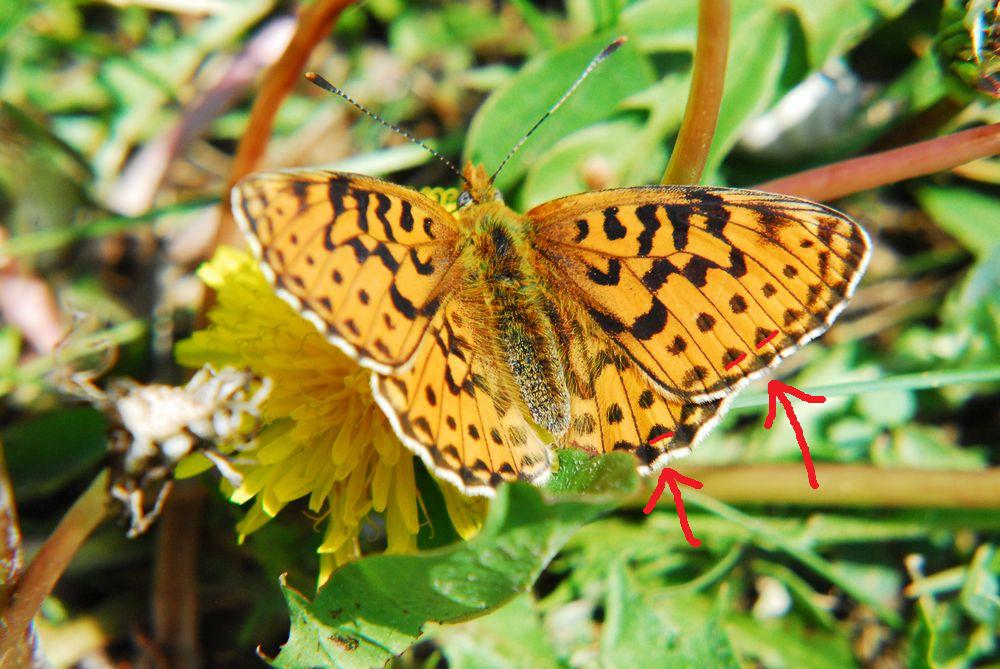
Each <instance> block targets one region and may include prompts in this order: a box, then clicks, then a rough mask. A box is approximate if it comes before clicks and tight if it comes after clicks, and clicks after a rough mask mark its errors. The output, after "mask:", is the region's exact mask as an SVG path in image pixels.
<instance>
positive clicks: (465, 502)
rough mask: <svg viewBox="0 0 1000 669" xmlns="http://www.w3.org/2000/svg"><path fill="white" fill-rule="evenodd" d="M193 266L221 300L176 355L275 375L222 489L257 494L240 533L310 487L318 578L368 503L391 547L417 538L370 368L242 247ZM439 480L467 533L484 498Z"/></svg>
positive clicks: (239, 498) (348, 547)
mask: <svg viewBox="0 0 1000 669" xmlns="http://www.w3.org/2000/svg"><path fill="white" fill-rule="evenodd" d="M198 276H199V277H200V278H201V279H202V281H204V282H205V283H206V284H207V285H208V286H209V287H211V288H213V289H215V291H216V298H217V300H216V304H215V306H214V307H213V308H212V310H211V311H210V312H209V322H210V324H209V327H208V328H206V329H205V330H202V331H200V332H196V333H195V334H194V335H193V336H192V337H191V338H190V339H188V340H186V341H183V342H181V343H180V344H178V346H177V351H176V354H177V359H178V361H179V362H180V363H181V364H184V365H187V366H191V367H198V366H201V365H203V364H212V365H215V366H217V367H221V366H227V365H228V366H232V367H237V368H244V367H245V368H248V369H250V370H252V371H253V372H254V373H255V374H256V375H258V376H261V377H266V378H269V379H270V380H271V383H272V389H271V392H270V395H269V396H268V398H267V399H266V400H265V401H264V403H263V405H262V407H261V411H262V415H263V420H264V423H265V424H266V427H265V428H264V429H263V431H262V432H261V433H260V436H259V437H258V439H257V440H256V442H255V444H254V445H253V446H252V447H251V448H250V449H249V450H247V451H244V452H242V453H240V457H239V458H238V459H237V461H236V462H237V469H238V470H239V472H240V473H241V474H242V476H243V479H242V483H241V485H240V486H239V487H238V488H236V489H235V490H232V491H231V493H230V499H231V500H232V501H233V502H236V503H244V502H247V501H250V500H253V501H254V506H253V507H252V508H251V510H250V511H249V513H248V514H247V515H246V516H245V517H244V518H243V520H242V521H241V522H240V524H239V526H238V530H239V532H240V534H241V538H242V537H244V536H246V535H247V534H250V533H251V532H253V531H254V530H256V529H258V528H259V527H261V526H262V525H264V524H265V523H266V522H268V521H269V520H270V519H271V518H273V517H274V516H276V515H277V513H278V512H279V511H281V509H282V508H283V507H284V506H285V505H286V504H288V503H289V502H292V501H294V500H297V499H301V498H307V500H308V501H307V504H308V508H309V510H310V511H311V512H313V513H315V514H317V515H323V516H324V517H325V521H326V527H325V534H324V537H323V542H322V544H321V545H320V547H319V553H320V555H321V564H320V582H323V581H324V580H325V579H326V577H327V576H328V575H329V574H330V573H331V572H332V570H333V569H334V568H336V567H338V566H340V565H343V564H345V563H347V562H349V561H351V560H353V559H355V558H357V557H358V556H359V555H360V546H359V542H358V533H359V532H360V530H361V528H362V525H363V524H364V522H365V520H366V518H367V517H368V515H369V513H371V512H372V511H375V512H379V513H382V514H383V515H384V518H385V532H386V538H387V543H388V547H387V550H388V552H391V553H402V552H407V551H413V550H415V549H416V537H417V532H418V531H419V528H420V516H419V512H418V491H417V485H416V481H415V478H414V465H413V456H412V454H411V453H410V452H409V451H408V450H407V449H406V448H405V447H404V446H403V445H402V444H401V443H400V441H399V440H398V439H397V437H396V435H395V434H394V433H393V431H392V428H391V427H390V425H389V422H388V421H387V420H386V418H385V416H384V415H383V414H382V412H381V411H380V410H379V409H378V407H377V406H376V405H375V402H374V400H373V398H372V395H371V391H370V389H369V375H370V372H369V371H367V370H365V369H362V368H361V367H359V366H358V365H357V364H356V363H355V362H354V361H352V360H351V359H350V358H348V357H347V356H346V355H345V354H344V353H342V352H341V351H340V350H338V349H337V348H336V347H334V346H332V345H331V344H329V343H328V342H327V341H326V340H325V339H324V338H323V337H322V336H320V334H319V333H318V332H317V331H316V328H315V327H314V326H313V325H312V324H311V323H309V322H308V321H306V320H305V319H304V318H302V317H301V316H300V315H299V314H298V313H297V312H296V311H295V310H293V309H292V308H291V307H290V306H289V305H287V304H286V303H285V302H283V301H282V300H281V299H280V298H278V297H277V296H276V295H275V294H274V292H273V290H272V289H271V287H270V285H268V283H267V281H266V280H265V278H264V276H263V274H262V273H261V272H260V270H259V269H258V268H257V264H256V262H255V261H254V260H253V259H252V258H251V257H250V256H249V255H248V254H246V253H242V252H239V251H236V250H234V249H228V248H222V249H219V251H218V252H217V253H216V255H215V257H214V258H213V259H212V260H211V261H209V262H208V263H206V264H205V265H203V266H202V267H201V269H200V270H199V271H198ZM195 468H196V467H194V466H189V467H188V468H187V473H191V471H192V470H193V469H195ZM180 473H181V474H183V473H184V471H183V470H182V471H181V472H180ZM441 490H442V493H443V494H444V498H445V502H446V507H447V509H448V511H449V515H450V516H451V518H452V521H453V523H454V524H455V527H456V529H457V530H458V532H459V534H460V535H461V536H463V537H466V538H468V537H469V536H471V535H472V534H474V533H475V532H476V531H477V530H478V527H479V525H480V523H481V522H482V518H483V515H484V513H485V502H484V501H483V500H481V499H476V500H470V499H467V498H464V497H462V495H461V494H460V493H459V492H458V491H457V490H456V489H454V488H453V487H451V486H450V485H448V484H445V483H442V484H441Z"/></svg>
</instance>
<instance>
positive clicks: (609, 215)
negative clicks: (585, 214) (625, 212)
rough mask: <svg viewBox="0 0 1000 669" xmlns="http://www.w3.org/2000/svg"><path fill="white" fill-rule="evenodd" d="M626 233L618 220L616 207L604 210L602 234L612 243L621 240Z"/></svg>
mask: <svg viewBox="0 0 1000 669" xmlns="http://www.w3.org/2000/svg"><path fill="white" fill-rule="evenodd" d="M626 232H627V230H626V228H625V226H624V225H622V222H621V221H619V220H618V207H608V208H607V209H605V210H604V234H605V236H607V238H608V239H610V240H611V241H614V240H616V239H622V238H623V237H624V236H625V233H626Z"/></svg>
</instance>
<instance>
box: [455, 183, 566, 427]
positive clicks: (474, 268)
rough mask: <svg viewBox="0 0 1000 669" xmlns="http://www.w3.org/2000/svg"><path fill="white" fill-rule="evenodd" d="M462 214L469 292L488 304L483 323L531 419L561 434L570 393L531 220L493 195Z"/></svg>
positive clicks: (469, 207) (464, 260) (459, 214)
mask: <svg viewBox="0 0 1000 669" xmlns="http://www.w3.org/2000/svg"><path fill="white" fill-rule="evenodd" d="M458 219H459V223H460V225H461V227H462V228H463V230H464V231H465V232H466V235H467V242H466V250H465V252H464V253H463V254H462V256H463V262H464V263H465V269H466V272H465V276H466V283H467V285H466V291H465V292H466V293H467V294H474V295H476V296H477V300H481V302H479V303H480V304H485V307H486V309H485V311H486V313H484V314H483V320H484V324H488V325H489V326H490V327H489V328H488V331H489V332H493V333H495V335H494V336H495V337H496V338H497V341H496V345H497V346H498V348H499V352H500V353H501V354H502V357H503V359H504V360H505V361H506V362H507V365H508V367H509V369H510V373H511V376H512V377H513V380H514V382H515V384H516V385H517V388H518V391H519V394H520V396H521V399H522V400H523V402H524V406H525V408H526V409H527V410H528V413H529V414H530V415H531V418H533V419H534V421H535V422H536V423H537V424H538V425H540V426H541V427H543V428H545V429H546V430H548V431H549V432H551V433H552V434H556V435H559V434H562V433H564V432H565V431H566V428H567V427H568V425H569V394H568V391H567V389H566V381H565V378H564V373H563V368H562V364H561V363H560V358H559V349H558V347H557V343H556V337H555V333H554V331H553V327H552V323H551V322H550V321H549V319H548V317H547V316H546V313H545V309H544V306H545V302H544V299H545V298H544V292H543V290H542V288H541V286H540V285H539V282H538V278H537V276H536V274H535V271H534V269H533V266H532V264H531V262H530V257H529V253H530V247H529V245H528V243H527V238H526V231H527V227H528V220H527V219H526V218H525V217H524V216H522V215H520V214H518V213H516V212H515V211H513V210H511V209H510V208H509V207H507V206H505V205H504V204H503V203H502V202H500V201H498V200H492V199H491V200H490V201H489V202H485V203H482V204H479V203H473V204H470V205H468V206H467V207H465V208H464V209H462V210H460V212H459V213H458ZM484 331H486V330H485V329H484Z"/></svg>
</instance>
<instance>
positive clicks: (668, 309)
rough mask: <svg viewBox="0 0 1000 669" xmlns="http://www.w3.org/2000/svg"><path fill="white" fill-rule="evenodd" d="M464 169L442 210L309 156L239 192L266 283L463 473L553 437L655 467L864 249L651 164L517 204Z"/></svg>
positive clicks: (699, 429)
mask: <svg viewBox="0 0 1000 669" xmlns="http://www.w3.org/2000/svg"><path fill="white" fill-rule="evenodd" d="M614 46H615V45H612V47H614ZM610 50H613V49H612V48H611V47H609V50H605V52H604V53H602V55H601V56H599V57H598V59H595V61H594V62H592V63H591V66H590V67H588V69H587V70H586V71H585V72H584V75H582V76H581V77H580V79H579V80H578V81H577V84H574V86H573V87H571V89H570V91H568V92H567V94H566V95H564V96H563V98H562V100H565V98H566V97H567V96H568V95H569V93H570V92H572V90H573V89H574V88H575V87H576V85H578V84H579V81H581V80H582V79H583V77H584V76H586V74H587V72H589V71H590V70H592V69H593V67H594V66H595V65H596V63H597V62H600V59H602V58H603V57H604V56H605V55H606V54H607V53H609V52H610ZM327 86H329V85H327ZM330 88H331V89H332V87H330ZM332 90H334V92H337V93H338V94H341V95H343V94H342V93H340V92H339V91H337V90H336V89H332ZM344 97H346V96H344ZM348 100H350V99H349V98H348ZM562 100H560V102H559V103H556V105H555V106H554V107H553V110H554V109H555V107H558V105H559V104H560V103H561V102H562ZM351 102H352V103H353V101H351ZM355 104H356V103H355ZM550 113H551V110H550ZM546 116H547V115H546ZM536 127H537V125H536ZM529 134H530V133H529ZM522 143H523V140H522ZM519 146H520V144H518V147H519ZM518 147H515V148H514V149H513V150H512V152H511V153H513V151H514V150H516V149H517V148H518ZM509 155H510V154H508V157H509ZM497 171H499V170H497ZM462 176H463V179H464V180H465V183H466V189H465V190H464V191H463V193H462V196H461V198H460V199H459V203H458V204H459V207H458V209H457V210H456V211H455V212H454V214H453V213H451V212H449V211H448V210H447V209H445V208H444V207H443V206H441V205H440V204H439V203H438V202H435V201H434V200H432V199H430V198H428V197H426V196H424V195H422V194H421V193H418V192H416V191H414V190H411V189H409V188H404V187H402V186H398V185H395V184H392V183H389V182H386V181H383V180H381V179H376V178H372V177H368V176H362V175H358V174H347V173H341V172H329V171H322V170H299V171H296V170H292V171H285V172H274V173H264V174H257V175H252V176H250V177H248V178H246V179H244V180H243V181H241V182H240V183H239V184H238V185H237V186H236V187H235V188H234V189H233V193H232V208H233V212H234V215H235V217H236V219H237V221H238V222H239V223H240V225H241V226H242V228H243V230H244V232H245V233H246V236H247V239H248V240H249V242H250V245H251V246H252V247H253V250H254V252H255V253H256V254H257V256H258V257H259V258H260V260H261V267H262V269H263V271H264V273H265V275H266V276H267V277H268V279H269V280H270V281H271V282H272V283H273V284H274V286H275V289H276V290H277V292H278V294H279V295H280V296H281V297H282V298H284V299H285V300H286V301H287V302H289V303H290V304H291V305H292V306H293V307H295V308H296V309H297V310H299V312H300V313H301V314H302V315H303V316H304V317H305V318H307V319H309V320H310V321H311V322H312V323H314V324H315V325H316V327H317V328H318V329H319V331H320V332H321V333H323V334H324V335H325V336H326V338H327V339H328V340H329V341H330V342H331V343H333V344H334V345H336V346H338V347H339V348H340V349H341V350H343V351H344V352H345V353H346V354H347V355H349V356H351V357H352V358H354V359H355V360H357V361H358V363H359V364H361V365H363V366H365V367H368V368H370V369H372V370H373V372H374V373H373V374H372V391H373V393H374V396H375V400H376V402H377V403H378V405H379V406H380V407H381V409H382V410H383V411H384V412H385V415H386V416H387V417H388V419H389V422H390V423H391V424H392V426H393V428H394V429H395V431H396V433H397V435H398V436H399V438H400V439H401V440H402V441H403V443H404V444H406V445H407V446H408V447H409V448H410V449H412V450H413V452H415V453H416V454H418V455H420V457H421V458H423V460H424V462H425V463H426V464H427V466H428V467H430V468H431V469H432V470H433V471H434V472H435V473H436V474H437V475H438V476H440V477H441V478H443V479H446V480H448V481H450V482H451V483H454V484H455V485H456V486H458V487H459V488H460V489H461V490H463V491H464V492H466V493H467V494H473V495H490V494H492V493H493V490H494V488H495V487H496V486H497V485H498V484H500V483H501V482H503V481H515V480H526V481H532V482H535V483H539V482H542V481H544V480H545V479H546V478H547V477H548V475H549V474H550V472H551V466H552V456H553V446H559V447H574V448H581V449H584V450H586V451H588V452H590V453H593V454H599V453H605V452H610V451H615V450H623V451H628V452H630V453H633V454H634V455H635V457H636V459H637V466H638V468H639V471H640V473H643V474H648V473H650V472H653V471H656V470H658V469H660V468H662V467H663V466H665V464H666V463H667V462H668V461H669V460H670V459H671V458H674V457H677V456H679V455H682V454H685V453H687V452H688V451H690V449H691V448H692V447H693V446H694V444H695V443H696V442H697V441H698V440H699V439H700V438H702V437H703V436H704V435H705V434H706V433H707V432H708V431H709V430H710V429H711V428H712V426H713V425H715V424H716V423H717V422H718V421H719V419H720V418H721V417H722V415H723V413H724V412H725V410H726V409H727V406H728V403H729V400H730V399H731V398H732V397H733V395H734V394H735V393H736V391H738V390H739V389H740V388H742V387H743V386H745V385H746V384H747V383H749V382H750V381H751V380H752V379H754V378H757V377H758V376H760V375H761V374H763V373H764V372H765V371H766V370H767V369H769V368H771V367H774V366H775V365H776V364H777V363H778V362H779V361H780V360H781V359H782V358H784V357H786V356H788V355H790V354H791V353H792V352H794V351H795V350H796V349H797V348H798V347H800V346H802V345H803V344H804V343H806V342H807V341H809V340H811V339H814V338H815V337H817V336H819V335H820V334H821V333H822V332H823V331H825V330H826V328H827V327H829V325H830V323H831V322H832V321H833V320H834V319H835V318H836V316H837V314H839V313H840V311H841V310H842V309H843V308H844V306H845V305H846V303H847V300H848V299H849V298H850V296H851V294H852V293H853V292H854V288H855V286H856V285H857V283H858V281H859V280H860V278H861V275H862V274H863V272H864V268H865V265H866V263H867V260H868V249H869V242H868V238H867V236H866V234H865V232H864V231H863V230H862V229H861V227H859V226H858V225H857V224H856V223H855V222H854V221H852V220H851V219H849V218H848V217H846V216H844V215H843V214H841V213H838V212H836V211H834V210H833V209H830V208H828V207H825V206H823V205H819V204H814V203H811V202H806V201H803V200H799V199H795V198H790V197H783V196H778V195H773V194H769V193H762V192H754V191H746V190H738V189H728V188H708V187H695V186H685V187H679V186H667V187H661V186H647V187H639V188H621V189H612V190H604V191H597V192H592V193H583V194H580V195H573V196H569V197H564V198H560V199H557V200H553V201H551V202H547V203H545V204H542V205H539V206H537V207H535V208H534V209H532V210H531V211H529V212H528V213H527V214H519V213H517V212H515V211H513V210H512V209H510V208H508V207H507V206H506V205H504V203H503V200H502V198H501V197H500V194H499V193H498V192H497V191H496V190H494V188H493V178H495V176H496V173H494V176H493V178H491V177H489V176H487V173H486V172H485V170H484V169H483V168H482V167H481V166H479V167H475V166H473V165H472V164H471V163H470V164H469V165H467V166H466V168H465V170H464V171H463V173H462Z"/></svg>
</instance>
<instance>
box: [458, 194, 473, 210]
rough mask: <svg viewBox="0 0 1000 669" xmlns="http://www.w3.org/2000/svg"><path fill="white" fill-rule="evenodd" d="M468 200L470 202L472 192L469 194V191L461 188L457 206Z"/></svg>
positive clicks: (461, 205) (464, 203)
mask: <svg viewBox="0 0 1000 669" xmlns="http://www.w3.org/2000/svg"><path fill="white" fill-rule="evenodd" d="M470 202H472V194H470V193H469V191H467V190H463V191H462V192H461V193H459V194H458V207H459V208H460V209H461V208H462V207H464V206H465V205H467V204H469V203H470Z"/></svg>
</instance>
